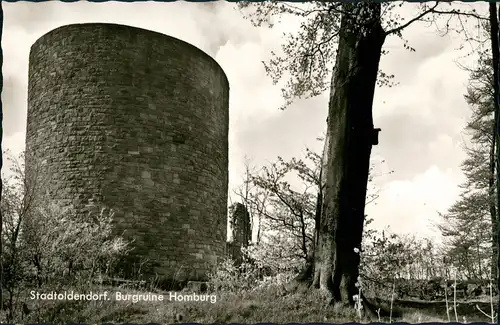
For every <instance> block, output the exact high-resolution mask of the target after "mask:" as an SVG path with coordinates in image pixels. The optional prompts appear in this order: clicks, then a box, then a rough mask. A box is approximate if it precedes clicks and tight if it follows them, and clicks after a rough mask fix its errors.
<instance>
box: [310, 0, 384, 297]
mask: <svg viewBox="0 0 500 325" xmlns="http://www.w3.org/2000/svg"><path fill="white" fill-rule="evenodd" d="M343 10H344V11H345V12H348V13H350V14H348V15H343V17H342V18H341V30H340V38H339V45H338V52H337V57H336V64H335V70H334V73H333V76H332V85H331V93H330V103H329V111H328V120H327V123H328V127H327V135H326V140H325V148H324V153H323V155H324V157H323V170H322V182H323V198H322V207H321V216H320V220H319V227H318V231H319V233H318V242H317V244H316V246H315V254H314V263H313V271H314V272H313V283H312V285H313V286H314V287H317V288H320V289H322V290H323V291H325V292H327V293H329V294H330V296H331V298H333V301H334V302H343V303H346V304H351V305H352V304H353V303H354V301H353V296H354V295H356V294H357V293H358V289H357V288H356V286H355V284H356V282H357V278H358V275H359V269H358V268H359V262H360V256H359V254H358V253H356V252H355V248H358V249H360V248H361V238H362V233H363V223H364V218H365V214H364V213H365V201H366V189H367V183H368V172H369V164H370V154H371V148H372V145H373V144H376V143H377V142H376V140H375V139H376V137H377V133H378V131H376V130H375V129H374V128H373V116H372V105H373V96H374V92H375V84H376V80H377V73H378V67H379V62H380V57H381V51H382V45H383V43H384V40H385V36H386V34H385V32H384V30H383V28H382V26H381V25H380V3H357V4H354V3H346V4H344V5H343ZM356 21H357V23H356ZM358 24H359V25H358ZM360 24H362V26H360Z"/></svg>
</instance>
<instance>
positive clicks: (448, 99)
mask: <svg viewBox="0 0 500 325" xmlns="http://www.w3.org/2000/svg"><path fill="white" fill-rule="evenodd" d="M2 5H3V8H4V17H5V20H4V32H3V35H2V48H3V51H4V55H5V56H4V66H3V78H4V89H3V92H2V101H3V104H4V139H3V148H4V149H10V150H12V151H13V152H14V153H18V152H20V151H22V150H23V149H24V138H25V128H26V110H27V84H28V79H27V76H28V54H29V49H30V46H31V45H32V44H33V43H34V42H35V41H36V39H38V38H39V37H41V36H42V35H43V34H45V33H47V32H49V31H50V30H52V29H54V28H57V27H59V26H62V25H67V24H71V23H84V22H109V23H119V24H125V25H131V26H136V27H141V28H145V29H150V30H154V31H157V32H161V33H164V34H168V35H171V36H174V37H177V38H180V39H182V40H184V41H187V42H189V43H191V44H193V45H195V46H197V47H199V48H200V49H202V50H204V51H205V52H207V53H208V54H209V55H211V56H212V57H214V58H215V59H216V60H217V61H218V62H219V64H220V65H221V66H222V68H223V69H224V71H225V72H226V75H227V76H228V79H229V82H230V87H231V90H230V187H231V188H234V187H236V186H237V185H238V184H239V183H240V182H241V180H242V175H243V170H244V156H245V155H247V156H248V157H250V158H251V159H252V164H253V165H256V166H262V165H263V164H266V163H267V162H269V161H273V160H275V158H276V157H277V156H278V155H279V156H282V157H284V158H285V159H287V158H291V157H301V156H302V155H303V154H304V152H305V148H306V147H309V148H311V149H313V150H317V151H318V152H319V151H320V149H321V148H320V145H319V143H318V141H317V140H316V138H317V137H318V136H321V135H322V134H323V132H324V131H325V127H326V125H325V120H326V114H327V104H328V97H327V94H325V95H323V96H319V97H316V98H313V99H308V100H299V101H297V102H295V103H294V104H293V105H292V106H291V107H290V108H289V109H287V110H286V111H280V110H278V107H279V106H280V105H281V104H282V99H281V97H280V89H279V87H277V86H273V85H272V82H271V80H270V78H269V77H267V76H266V74H265V71H264V68H263V65H262V63H261V62H262V61H266V60H268V59H269V57H270V52H271V51H273V50H279V47H280V44H282V42H283V38H282V35H283V32H284V31H294V30H297V28H298V23H297V21H296V20H295V19H291V18H288V19H284V20H283V21H282V22H281V23H279V24H276V25H275V27H274V28H272V29H269V28H255V27H253V26H252V25H251V24H250V23H249V22H248V21H246V20H244V19H243V18H242V15H241V13H240V12H239V11H237V10H236V9H235V8H234V5H233V4H230V3H225V2H217V3H211V4H210V3H204V4H201V3H187V2H175V3H158V2H139V3H119V2H106V3H99V4H96V3H88V2H78V3H60V2H56V1H49V2H42V3H32V2H17V3H5V2H4V3H3V4H2ZM479 9H480V10H481V9H484V5H483V7H480V8H479ZM403 11H404V12H406V13H412V12H414V11H415V5H413V4H405V7H404V8H403ZM481 11H484V10H481ZM408 17H409V16H408ZM404 35H405V36H406V38H407V39H409V40H410V41H411V43H410V45H411V46H412V47H414V48H415V49H416V52H409V51H407V50H404V49H403V46H402V43H401V42H400V41H398V40H397V39H394V38H389V39H388V40H387V41H386V44H385V48H386V49H388V50H389V51H390V54H388V55H386V56H384V57H383V58H382V62H381V68H382V69H383V70H384V71H386V72H387V73H393V74H395V75H396V80H397V81H398V82H399V83H400V85H399V86H397V87H393V88H379V89H377V91H376V95H375V101H374V119H375V126H376V127H380V128H382V132H381V134H380V144H379V145H378V146H376V147H375V148H374V151H373V156H372V160H373V164H374V165H375V167H376V171H377V172H378V173H380V174H383V175H382V176H379V177H377V178H376V179H375V181H374V185H375V186H376V187H377V188H378V189H379V190H380V198H379V199H378V201H377V204H376V205H371V206H369V208H368V211H367V212H368V214H369V215H370V216H371V217H373V218H374V219H375V223H374V224H375V226H377V227H378V228H383V227H385V226H387V225H391V228H392V229H393V230H394V231H396V232H402V233H422V234H428V233H429V231H430V230H429V225H430V221H432V220H436V218H437V212H438V211H441V212H444V211H445V210H446V208H447V207H449V206H450V204H452V203H453V202H454V200H455V199H456V197H457V195H458V193H459V189H458V187H457V186H458V185H459V184H460V183H461V182H462V180H463V178H462V174H461V171H460V163H461V160H462V159H463V158H464V155H463V152H462V149H461V144H462V141H463V137H464V135H463V127H464V125H465V122H466V120H467V118H468V116H469V110H468V107H467V105H466V104H465V102H464V99H463V94H464V92H465V86H466V84H467V79H468V75H467V73H466V72H464V71H463V70H461V69H460V68H459V67H458V66H457V63H456V62H460V63H461V64H465V65H468V66H473V65H474V63H475V57H474V56H469V57H465V55H466V54H467V53H466V52H464V51H459V50H457V48H459V47H460V44H463V39H462V38H461V36H457V35H448V36H445V37H440V36H438V35H437V33H436V32H435V30H434V28H433V27H426V26H424V25H422V24H416V25H413V26H412V27H410V28H408V29H407V30H406V31H405V33H404ZM469 49H470V48H469ZM391 170H394V173H392V174H390V175H385V174H386V173H387V172H389V171H391Z"/></svg>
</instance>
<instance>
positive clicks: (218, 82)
mask: <svg viewBox="0 0 500 325" xmlns="http://www.w3.org/2000/svg"><path fill="white" fill-rule="evenodd" d="M228 105H229V83H228V80H227V78H226V75H225V74H224V71H223V70H222V69H221V67H220V66H219V65H218V64H217V63H216V61H215V60H213V59H212V58H211V57H210V56H208V55H207V54H206V53H204V52H203V51H201V50H200V49H198V48H196V47H194V46H193V45H190V44H188V43H186V42H183V41H181V40H178V39H176V38H173V37H170V36H166V35H163V34H160V33H157V32H152V31H148V30H144V29H140V28H135V27H129V26H122V25H115V24H101V23H91V24H75V25H67V26H63V27H59V28H57V29H55V30H52V31H51V32H49V33H47V34H45V35H44V36H42V37H41V38H40V39H38V40H37V41H36V42H35V43H34V44H33V46H32V47H31V52H30V57H29V86H28V121H27V134H26V148H27V153H28V154H29V155H31V156H32V157H34V158H36V159H32V160H28V161H27V166H26V167H27V171H29V170H30V165H31V166H32V164H34V163H35V161H37V162H39V163H42V164H43V166H44V167H43V172H44V173H47V175H50V183H49V184H48V186H47V189H48V190H49V192H50V196H51V198H52V199H54V200H55V201H56V202H60V203H61V204H72V205H73V207H75V209H76V211H77V212H78V211H80V212H82V213H83V211H84V209H85V206H86V205H87V204H88V202H89V200H90V199H93V200H96V201H97V202H98V203H99V204H102V205H103V206H105V207H108V208H110V209H113V210H114V212H115V230H116V233H117V234H120V235H122V234H123V237H124V238H125V239H126V240H133V243H132V247H133V248H134V249H133V251H132V252H131V254H130V257H129V260H128V263H126V264H127V265H129V267H131V265H132V264H133V263H132V262H133V261H134V263H135V262H137V263H144V262H147V261H149V263H152V267H151V269H150V271H149V274H157V275H159V276H160V277H161V278H162V279H164V280H167V281H170V280H179V281H185V280H199V281H202V280H204V279H205V277H206V273H207V271H208V270H209V268H210V267H211V266H212V265H213V264H214V263H215V262H216V260H217V258H218V257H222V256H223V254H224V247H225V242H226V222H227V190H228V128H229V109H228ZM141 261H142V262H141ZM137 265H138V264H137ZM129 272H133V270H130V271H129Z"/></svg>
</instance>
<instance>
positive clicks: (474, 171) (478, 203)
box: [439, 51, 497, 279]
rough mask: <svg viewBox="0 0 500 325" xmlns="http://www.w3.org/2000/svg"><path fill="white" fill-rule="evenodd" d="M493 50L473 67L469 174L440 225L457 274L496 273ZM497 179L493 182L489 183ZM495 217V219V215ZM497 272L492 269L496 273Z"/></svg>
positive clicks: (466, 171) (483, 276)
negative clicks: (494, 248) (493, 248)
mask: <svg viewBox="0 0 500 325" xmlns="http://www.w3.org/2000/svg"><path fill="white" fill-rule="evenodd" d="M492 84H493V67H492V59H491V52H490V51H484V52H482V53H480V58H479V61H478V65H477V67H476V68H475V69H471V70H470V82H469V86H468V87H467V93H466V95H465V99H466V101H467V103H468V104H469V107H470V109H471V112H472V114H471V117H470V120H469V121H468V122H467V125H466V128H465V130H466V133H467V135H468V136H469V141H468V143H467V144H466V145H465V146H464V149H465V152H466V154H467V158H466V159H465V160H464V161H463V162H462V165H461V167H462V171H463V173H464V175H465V177H466V180H465V182H464V183H463V184H462V185H461V188H462V193H461V194H460V197H459V199H458V201H457V202H455V203H454V204H453V205H452V206H451V207H450V208H449V210H448V211H447V212H446V213H444V214H441V217H442V223H441V224H440V225H439V229H440V231H441V233H442V235H443V236H444V237H445V238H446V240H445V243H446V245H447V255H448V258H449V259H450V261H451V262H452V263H453V264H454V266H455V268H456V270H457V272H458V276H459V277H466V278H479V279H490V278H491V277H492V275H493V278H496V272H494V269H496V265H495V264H496V256H493V260H492V247H493V246H495V245H496V243H492V240H493V237H492V211H491V207H492V205H493V208H494V209H493V216H495V215H496V212H495V211H496V208H497V207H496V190H495V184H490V179H493V180H494V179H495V177H494V176H495V175H494V174H493V175H492V173H491V164H492V163H493V162H494V160H493V162H492V159H493V157H492V148H494V146H495V142H494V124H495V121H494V111H495V106H494V93H493V87H492ZM491 185H493V187H491ZM495 220H496V219H495ZM492 273H493V274H492Z"/></svg>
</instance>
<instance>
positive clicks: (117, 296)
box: [30, 291, 217, 304]
mask: <svg viewBox="0 0 500 325" xmlns="http://www.w3.org/2000/svg"><path fill="white" fill-rule="evenodd" d="M30 298H31V299H33V300H35V299H36V300H85V301H93V300H115V301H126V302H132V303H138V302H139V301H145V302H162V301H167V302H210V303H212V304H215V303H216V302H217V296H216V295H214V294H197V293H194V292H193V293H191V294H186V293H181V292H169V293H168V294H166V295H163V294H156V293H138V294H131V293H122V292H114V293H110V292H108V291H104V292H101V293H97V292H92V291H90V292H88V293H77V292H74V291H62V292H56V291H51V292H43V293H41V292H37V291H31V292H30Z"/></svg>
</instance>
